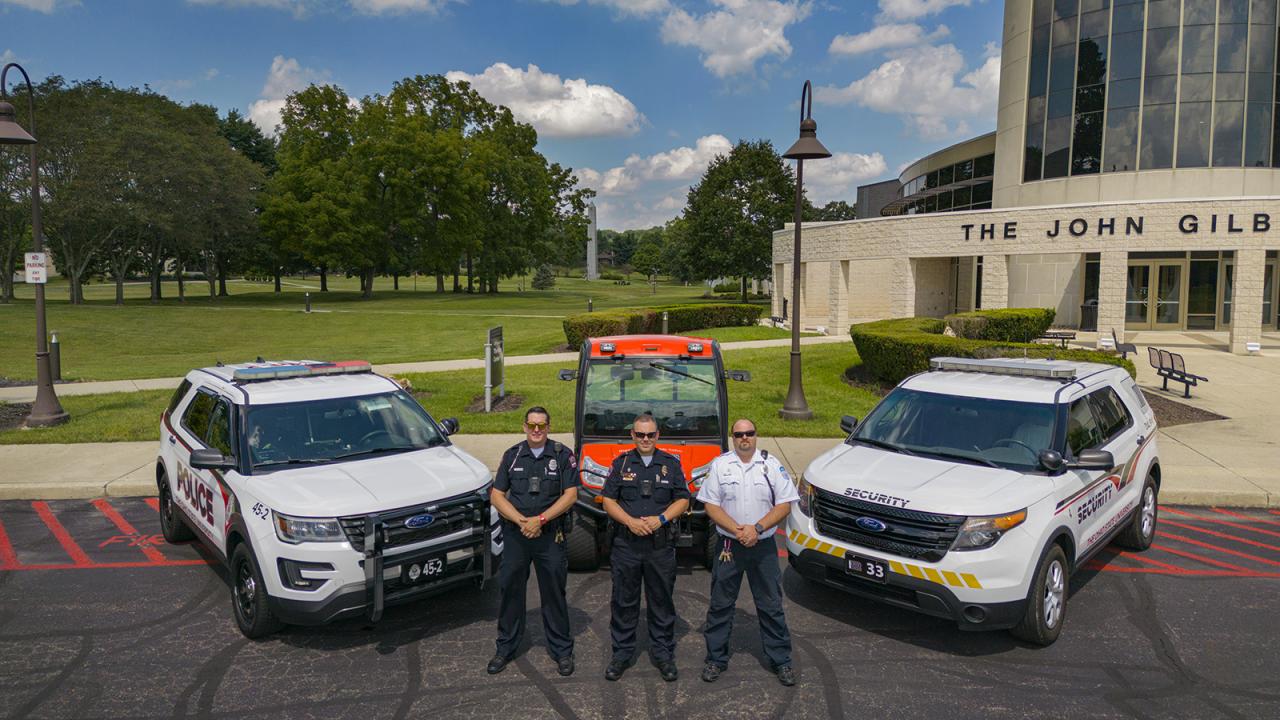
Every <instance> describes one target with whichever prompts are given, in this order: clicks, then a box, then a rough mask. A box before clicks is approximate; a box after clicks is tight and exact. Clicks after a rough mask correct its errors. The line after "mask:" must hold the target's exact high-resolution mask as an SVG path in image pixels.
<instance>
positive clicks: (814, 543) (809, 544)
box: [804, 538, 818, 550]
mask: <svg viewBox="0 0 1280 720" xmlns="http://www.w3.org/2000/svg"><path fill="white" fill-rule="evenodd" d="M804 546H805V547H806V548H808V549H810V550H812V549H814V548H816V547H818V538H809V540H808V542H806V543H805V544H804Z"/></svg>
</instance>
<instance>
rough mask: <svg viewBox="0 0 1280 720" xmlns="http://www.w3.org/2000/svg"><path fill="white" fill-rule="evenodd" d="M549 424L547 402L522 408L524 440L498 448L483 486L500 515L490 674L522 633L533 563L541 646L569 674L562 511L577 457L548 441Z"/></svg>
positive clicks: (574, 491) (574, 484) (574, 494)
mask: <svg viewBox="0 0 1280 720" xmlns="http://www.w3.org/2000/svg"><path fill="white" fill-rule="evenodd" d="M550 430H551V415H550V413H548V412H547V410H546V408H542V407H537V406H534V407H531V408H529V410H528V411H527V412H525V414H524V433H525V440H524V441H523V442H521V443H519V444H517V445H515V446H514V447H512V448H511V449H509V450H507V452H506V453H504V454H503V456H502V462H501V464H500V465H499V466H498V474H497V477H496V478H494V481H493V490H492V491H490V493H489V497H490V501H491V502H492V503H493V506H494V507H495V508H497V510H498V514H499V515H501V516H502V519H503V527H502V529H503V532H502V539H503V549H502V566H501V567H500V568H499V571H498V588H499V592H500V593H501V595H502V599H501V601H500V604H499V608H498V645H497V651H496V652H495V654H494V656H493V659H492V660H490V661H489V666H488V668H487V670H488V672H489V674H490V675H495V674H497V673H500V672H502V670H503V668H505V667H506V666H507V663H509V662H511V658H512V657H513V656H514V655H515V652H516V649H517V648H518V647H519V645H520V638H521V636H522V635H523V634H524V625H525V622H524V617H525V592H526V589H527V586H528V584H529V564H530V563H531V562H532V563H533V567H534V570H535V571H536V572H537V575H538V594H539V596H541V599H542V629H543V631H544V633H545V634H546V637H547V651H548V652H549V653H550V655H551V659H552V660H554V661H555V662H556V670H557V672H559V673H560V674H561V675H566V676H567V675H572V674H573V635H571V634H570V632H569V605H568V602H567V600H566V598H565V585H566V584H567V583H568V580H569V558H568V555H566V554H565V548H564V533H565V531H566V523H567V521H568V520H569V517H570V516H569V515H567V514H566V513H568V512H569V509H570V508H572V507H573V503H574V502H575V501H576V500H577V498H578V462H577V460H576V459H575V458H574V457H573V451H571V450H570V449H569V448H567V447H565V446H564V445H563V444H561V443H558V442H556V441H554V440H547V433H548V432H550Z"/></svg>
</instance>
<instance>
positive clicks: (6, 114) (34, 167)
mask: <svg viewBox="0 0 1280 720" xmlns="http://www.w3.org/2000/svg"><path fill="white" fill-rule="evenodd" d="M10 70H17V71H18V72H20V73H22V80H23V82H25V83H26V86H27V102H28V107H29V108H30V113H31V115H30V122H29V123H28V124H27V127H28V128H29V131H28V130H23V129H22V126H21V125H19V124H18V113H17V111H16V110H14V107H13V105H11V104H10V103H9V102H8V95H7V87H8V85H7V83H6V82H5V81H6V79H7V78H8V75H9V71H10ZM35 130H36V96H35V91H34V90H32V88H31V78H29V77H27V71H26V70H23V69H22V66H20V65H18V64H17V63H9V64H7V65H5V66H4V69H3V70H0V145H26V146H28V149H29V151H30V156H29V157H30V162H31V244H32V248H31V249H32V251H33V252H37V253H39V252H44V236H43V234H42V228H41V225H40V166H39V165H38V164H37V163H36V139H35V137H33V136H32V135H31V133H34V132H35ZM9 271H10V268H0V272H9ZM35 290H36V401H35V403H34V404H32V406H31V414H30V415H28V416H27V423H26V424H27V425H29V426H37V427H40V426H48V425H57V424H59V423H62V422H66V421H67V418H68V417H69V415H68V414H67V411H66V410H63V409H62V404H61V403H59V402H58V395H57V394H56V393H55V392H54V390H53V375H52V373H51V372H50V370H49V345H48V332H47V330H46V329H45V318H44V285H43V284H41V283H37V284H36V288H35Z"/></svg>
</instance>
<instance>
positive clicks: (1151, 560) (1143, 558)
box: [1120, 545, 1191, 575]
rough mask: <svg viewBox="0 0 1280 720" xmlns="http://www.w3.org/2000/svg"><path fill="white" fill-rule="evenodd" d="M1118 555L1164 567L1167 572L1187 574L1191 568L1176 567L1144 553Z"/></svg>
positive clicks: (1153, 546)
mask: <svg viewBox="0 0 1280 720" xmlns="http://www.w3.org/2000/svg"><path fill="white" fill-rule="evenodd" d="M1151 547H1152V548H1155V547H1156V546H1155V545H1152V546H1151ZM1120 557H1122V558H1126V559H1129V560H1136V561H1138V562H1140V563H1146V564H1148V565H1151V566H1154V567H1158V568H1164V569H1165V570H1168V571H1169V572H1171V573H1173V574H1174V575H1185V574H1187V573H1189V572H1191V570H1189V569H1187V568H1180V567H1178V566H1177V565H1170V564H1169V563H1166V562H1160V561H1159V560H1156V559H1154V558H1149V557H1147V556H1146V555H1138V554H1137V553H1122V554H1121V555H1120Z"/></svg>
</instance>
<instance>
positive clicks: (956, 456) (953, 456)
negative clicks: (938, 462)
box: [920, 450, 1003, 470]
mask: <svg viewBox="0 0 1280 720" xmlns="http://www.w3.org/2000/svg"><path fill="white" fill-rule="evenodd" d="M920 452H923V453H925V454H927V455H934V456H936V457H940V458H947V459H948V460H960V461H962V462H967V463H974V464H978V465H986V466H987V467H992V468H996V469H997V470H1000V469H1003V468H1001V467H1000V466H999V465H997V464H995V463H993V462H991V461H990V460H988V459H986V458H984V457H977V456H974V455H961V454H960V453H953V452H947V451H945V450H921V451H920Z"/></svg>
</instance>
